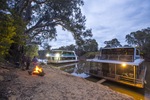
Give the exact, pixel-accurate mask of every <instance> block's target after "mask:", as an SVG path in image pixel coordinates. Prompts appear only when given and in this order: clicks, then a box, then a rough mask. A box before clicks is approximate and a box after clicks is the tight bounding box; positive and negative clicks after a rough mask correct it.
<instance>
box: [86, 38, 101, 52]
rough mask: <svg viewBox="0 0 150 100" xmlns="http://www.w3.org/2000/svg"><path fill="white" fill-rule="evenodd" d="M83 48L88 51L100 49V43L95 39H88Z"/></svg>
mask: <svg viewBox="0 0 150 100" xmlns="http://www.w3.org/2000/svg"><path fill="white" fill-rule="evenodd" d="M83 50H84V51H86V52H89V51H90V52H95V51H98V43H97V42H96V40H95V39H87V40H86V41H85V43H84V45H83Z"/></svg>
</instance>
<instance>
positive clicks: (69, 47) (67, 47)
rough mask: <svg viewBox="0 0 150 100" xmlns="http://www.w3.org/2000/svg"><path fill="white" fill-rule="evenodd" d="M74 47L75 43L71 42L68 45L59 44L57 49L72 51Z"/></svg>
mask: <svg viewBox="0 0 150 100" xmlns="http://www.w3.org/2000/svg"><path fill="white" fill-rule="evenodd" d="M75 47H76V45H74V44H71V45H69V46H61V47H59V48H58V49H59V50H71V51H74V50H75Z"/></svg>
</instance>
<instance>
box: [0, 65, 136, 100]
mask: <svg viewBox="0 0 150 100" xmlns="http://www.w3.org/2000/svg"><path fill="white" fill-rule="evenodd" d="M42 67H43V69H44V72H45V73H46V74H45V75H44V76H37V75H29V74H28V71H22V70H21V69H18V68H12V67H10V68H2V67H0V100H133V98H132V97H130V96H127V95H125V94H121V93H118V92H116V91H113V90H111V89H110V88H108V87H106V86H103V85H101V84H99V83H94V82H91V81H88V80H86V79H83V78H80V77H75V76H72V75H70V74H68V73H66V72H63V71H60V70H58V69H55V68H52V67H48V66H47V65H43V66H42Z"/></svg>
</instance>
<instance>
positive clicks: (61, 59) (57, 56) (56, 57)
mask: <svg viewBox="0 0 150 100" xmlns="http://www.w3.org/2000/svg"><path fill="white" fill-rule="evenodd" d="M46 57H47V59H48V63H69V62H77V61H78V59H77V55H76V54H75V52H74V51H67V50H51V51H50V52H49V53H48V54H47V55H46Z"/></svg>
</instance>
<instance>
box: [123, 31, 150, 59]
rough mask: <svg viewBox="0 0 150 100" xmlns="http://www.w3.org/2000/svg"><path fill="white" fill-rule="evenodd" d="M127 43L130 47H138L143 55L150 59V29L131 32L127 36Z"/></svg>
mask: <svg viewBox="0 0 150 100" xmlns="http://www.w3.org/2000/svg"><path fill="white" fill-rule="evenodd" d="M126 41H127V43H128V44H129V45H131V46H136V47H138V48H139V49H140V50H141V51H142V52H143V53H145V54H146V55H147V56H148V55H149V57H150V54H149V51H150V48H149V47H150V28H146V29H142V30H138V31H136V32H131V33H130V34H128V35H126Z"/></svg>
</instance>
